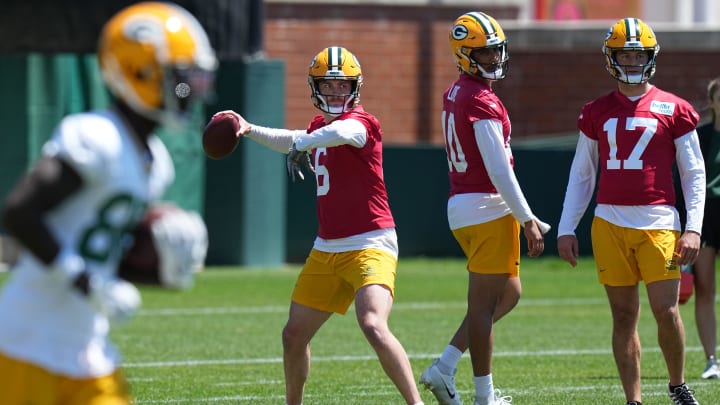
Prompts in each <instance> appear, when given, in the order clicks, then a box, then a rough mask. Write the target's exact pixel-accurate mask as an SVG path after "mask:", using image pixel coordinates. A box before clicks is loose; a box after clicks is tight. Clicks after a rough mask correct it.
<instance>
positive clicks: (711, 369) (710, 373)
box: [700, 356, 720, 380]
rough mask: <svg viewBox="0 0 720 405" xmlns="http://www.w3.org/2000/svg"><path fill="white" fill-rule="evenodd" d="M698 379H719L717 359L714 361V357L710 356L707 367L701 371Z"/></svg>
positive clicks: (719, 370) (719, 371) (719, 372)
mask: <svg viewBox="0 0 720 405" xmlns="http://www.w3.org/2000/svg"><path fill="white" fill-rule="evenodd" d="M700 377H702V378H704V379H706V380H714V379H717V378H720V368H718V363H717V359H715V357H714V356H710V358H709V359H708V361H707V365H706V366H705V371H703V373H702V374H701V375H700Z"/></svg>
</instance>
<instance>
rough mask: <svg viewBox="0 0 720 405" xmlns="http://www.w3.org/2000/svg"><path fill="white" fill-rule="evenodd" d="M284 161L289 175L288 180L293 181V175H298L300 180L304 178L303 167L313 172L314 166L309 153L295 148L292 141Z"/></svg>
mask: <svg viewBox="0 0 720 405" xmlns="http://www.w3.org/2000/svg"><path fill="white" fill-rule="evenodd" d="M286 163H287V171H288V177H290V180H292V181H293V183H294V182H295V177H300V180H305V175H304V174H303V168H305V170H307V171H309V172H310V173H313V174H315V168H314V167H313V165H312V162H311V161H310V154H309V153H307V152H302V151H299V150H297V149H296V148H295V144H294V143H293V145H292V146H291V147H290V152H288V155H287V159H286Z"/></svg>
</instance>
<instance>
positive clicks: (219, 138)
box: [202, 114, 240, 159]
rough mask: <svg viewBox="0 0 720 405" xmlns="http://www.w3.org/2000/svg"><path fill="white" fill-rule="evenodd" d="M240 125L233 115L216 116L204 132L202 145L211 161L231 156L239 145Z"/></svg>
mask: <svg viewBox="0 0 720 405" xmlns="http://www.w3.org/2000/svg"><path fill="white" fill-rule="evenodd" d="M239 130H240V123H239V122H238V120H237V118H236V117H235V116H233V115H231V114H218V115H216V116H214V117H213V118H212V119H211V120H210V122H208V124H207V126H205V130H204V131H203V136H202V144H203V150H205V154H206V155H207V156H208V157H209V158H211V159H222V158H225V157H227V156H228V155H230V154H231V153H232V152H233V151H234V150H235V148H236V147H237V145H238V141H239V140H240V137H239V136H238V131H239Z"/></svg>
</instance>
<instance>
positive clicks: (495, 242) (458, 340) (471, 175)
mask: <svg viewBox="0 0 720 405" xmlns="http://www.w3.org/2000/svg"><path fill="white" fill-rule="evenodd" d="M450 48H451V50H452V53H453V56H454V57H455V61H456V63H457V66H458V69H459V71H460V76H459V77H458V79H456V80H455V81H454V82H453V83H452V84H451V85H450V86H449V87H448V89H447V90H446V91H445V93H444V95H443V111H442V116H441V119H442V129H443V135H444V139H445V150H446V151H447V158H448V169H449V173H448V175H449V177H450V197H449V199H448V206H447V211H448V212H447V215H448V222H449V224H450V229H451V230H452V232H453V235H454V236H455V239H457V241H458V243H459V244H460V246H461V247H462V249H463V252H464V253H465V255H466V256H467V259H468V261H467V271H468V310H467V315H466V316H465V318H464V319H463V321H462V323H461V324H460V326H459V327H458V329H457V331H456V332H455V335H454V336H453V337H452V339H451V340H450V344H449V345H448V346H447V347H446V348H445V350H444V352H443V353H442V355H441V356H440V358H438V359H436V360H435V361H433V363H432V364H431V365H430V367H428V368H427V369H426V370H425V371H424V372H423V374H422V376H421V377H420V383H421V384H423V385H425V386H426V387H427V388H429V389H430V390H431V391H432V393H433V394H434V395H435V397H436V398H437V399H438V401H439V402H440V403H441V404H443V405H459V404H462V401H461V400H460V395H459V394H458V393H457V391H456V389H455V380H454V375H455V373H456V370H457V363H458V361H459V360H460V357H461V356H462V354H463V352H464V351H465V350H466V349H468V348H469V349H470V359H471V361H472V367H473V376H474V385H475V404H479V405H501V404H509V403H510V402H511V401H512V398H511V397H509V396H502V395H501V394H500V392H499V390H496V389H495V388H494V383H493V378H492V351H493V323H494V322H495V321H497V320H498V319H500V318H501V317H503V316H504V315H505V314H507V313H508V312H510V310H512V308H514V307H515V305H516V304H517V302H518V300H519V299H520V293H521V285H520V278H519V276H520V227H521V226H522V227H523V228H524V233H525V237H526V238H527V241H528V254H529V255H530V256H531V257H535V256H539V255H540V254H541V253H542V252H543V250H544V248H545V244H544V241H543V234H544V233H545V232H547V231H548V230H549V229H550V226H549V225H548V224H545V223H544V222H542V221H540V220H538V219H537V217H535V215H534V214H533V212H532V210H531V209H530V207H529V205H528V203H527V201H526V199H525V196H524V195H523V192H522V190H521V189H520V185H519V184H518V181H517V178H516V177H515V173H514V172H513V156H512V151H511V150H510V118H509V117H508V113H507V110H506V109H505V106H504V105H503V103H502V102H501V101H500V99H499V98H498V97H497V95H496V94H495V93H494V92H493V90H492V85H493V83H494V82H495V81H498V80H502V79H503V78H504V77H505V75H506V74H507V69H508V59H509V55H508V47H507V38H506V37H505V33H504V32H503V30H502V28H501V27H500V25H499V24H498V22H497V21H496V20H495V19H494V18H492V17H490V16H489V15H487V14H484V13H481V12H471V13H466V14H463V15H462V16H460V17H458V18H457V19H456V20H455V23H454V24H453V26H452V28H451V31H450Z"/></svg>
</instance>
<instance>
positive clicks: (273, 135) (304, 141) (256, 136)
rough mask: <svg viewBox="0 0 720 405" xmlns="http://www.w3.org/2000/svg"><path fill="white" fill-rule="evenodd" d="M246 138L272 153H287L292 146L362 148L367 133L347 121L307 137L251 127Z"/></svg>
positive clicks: (305, 148)
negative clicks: (345, 146)
mask: <svg viewBox="0 0 720 405" xmlns="http://www.w3.org/2000/svg"><path fill="white" fill-rule="evenodd" d="M246 136H247V137H249V138H250V139H252V140H254V141H256V142H258V143H260V144H261V145H264V146H267V147H268V148H270V149H272V150H274V151H276V152H280V153H288V151H289V150H290V147H291V146H292V145H293V143H295V147H296V148H297V149H298V150H300V151H309V150H312V149H315V148H320V147H332V146H339V145H352V146H355V147H357V148H362V147H363V146H365V142H366V141H367V129H366V128H365V125H363V123H361V122H360V121H358V120H356V119H352V118H350V119H345V120H337V121H333V122H331V123H330V124H328V125H326V126H324V127H322V128H318V129H316V130H315V131H312V132H311V133H307V132H306V131H305V130H302V129H296V130H292V129H282V128H268V127H263V126H260V125H255V124H252V126H251V129H250V132H249V133H248V134H247V135H246Z"/></svg>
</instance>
